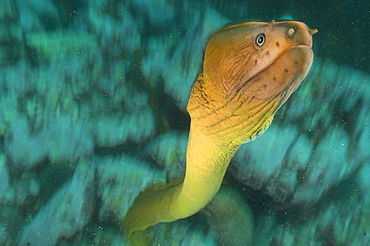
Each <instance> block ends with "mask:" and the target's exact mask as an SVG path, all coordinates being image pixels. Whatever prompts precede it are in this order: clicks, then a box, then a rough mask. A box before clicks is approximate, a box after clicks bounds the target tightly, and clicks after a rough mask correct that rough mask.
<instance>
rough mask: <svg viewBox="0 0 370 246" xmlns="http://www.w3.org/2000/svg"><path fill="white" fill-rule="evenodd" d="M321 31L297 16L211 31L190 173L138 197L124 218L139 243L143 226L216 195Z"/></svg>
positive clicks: (195, 100) (305, 65)
mask: <svg viewBox="0 0 370 246" xmlns="http://www.w3.org/2000/svg"><path fill="white" fill-rule="evenodd" d="M316 32H317V30H310V29H309V28H308V27H307V26H306V25H305V24H304V23H302V22H296V21H284V22H275V21H271V22H242V23H238V24H231V25H229V26H227V27H225V28H223V29H222V30H220V31H219V32H217V33H216V34H214V35H213V36H212V37H211V39H210V40H209V42H208V44H207V47H206V51H205V56H204V63H203V72H202V73H200V74H199V76H198V78H197V80H196V82H195V83H194V85H193V87H192V90H191V93H190V98H189V101H188V105H187V111H188V112H189V114H190V117H191V125H190V135H189V142H188V148H187V155H186V173H185V178H184V180H183V181H178V180H177V181H174V182H172V183H170V184H167V185H164V186H154V187H151V188H148V189H147V190H145V191H144V192H143V193H142V194H141V195H140V196H139V197H137V198H136V200H135V202H134V204H133V205H132V207H131V208H130V209H129V211H128V213H127V214H126V217H125V220H124V230H125V233H126V236H127V237H128V238H131V240H132V244H135V245H140V244H144V243H140V241H141V239H140V238H138V237H143V235H144V234H145V233H142V232H140V231H143V230H145V229H146V228H148V227H150V226H153V225H155V224H157V223H159V222H172V221H175V220H178V219H182V218H186V217H189V216H191V215H193V214H195V213H197V212H198V211H199V210H201V209H202V208H204V207H205V206H206V205H207V204H208V203H209V202H210V201H211V200H212V198H213V197H214V196H215V195H216V193H217V191H218V190H219V188H220V186H221V182H222V179H223V177H224V174H225V172H226V169H227V167H228V165H229V163H230V160H231V158H232V157H233V156H234V154H235V152H236V151H237V150H238V148H239V147H240V145H241V144H242V143H246V142H248V141H252V140H254V139H255V138H256V137H258V136H259V135H261V134H262V133H263V132H264V131H265V130H266V129H267V128H268V127H269V125H270V124H271V122H272V119H273V117H274V114H275V113H276V111H277V110H278V109H279V108H280V107H281V106H282V104H283V103H284V102H285V101H286V100H287V99H288V97H289V96H290V95H291V94H292V93H293V92H294V91H295V90H296V88H297V87H298V86H299V85H300V83H301V82H302V80H303V79H304V78H305V77H306V75H307V73H308V71H309V69H310V67H311V64H312V60H313V52H312V50H311V47H312V34H314V33H316ZM135 234H136V235H135ZM144 241H145V239H143V240H142V242H144Z"/></svg>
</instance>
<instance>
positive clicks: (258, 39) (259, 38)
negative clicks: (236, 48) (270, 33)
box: [256, 33, 266, 47]
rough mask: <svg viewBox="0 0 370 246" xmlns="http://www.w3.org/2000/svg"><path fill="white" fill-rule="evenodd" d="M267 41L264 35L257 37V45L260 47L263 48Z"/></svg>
mask: <svg viewBox="0 0 370 246" xmlns="http://www.w3.org/2000/svg"><path fill="white" fill-rule="evenodd" d="M265 40H266V36H265V34H264V33H260V34H258V35H257V37H256V45H257V46H258V47H261V46H262V45H263V44H264V43H265Z"/></svg>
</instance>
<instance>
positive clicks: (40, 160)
mask: <svg viewBox="0 0 370 246" xmlns="http://www.w3.org/2000/svg"><path fill="white" fill-rule="evenodd" d="M243 19H258V20H266V21H268V20H272V19H275V20H278V19H294V20H300V21H303V22H305V23H306V24H307V25H308V26H309V27H310V28H311V29H314V28H317V29H318V30H319V33H317V34H315V35H314V36H313V39H314V46H313V50H314V52H315V59H314V62H313V66H312V68H311V70H310V72H309V74H308V76H307V78H306V79H305V80H304V81H303V82H302V84H301V86H300V87H299V88H298V89H297V91H296V92H295V93H293V95H292V96H291V98H290V99H289V100H288V101H287V103H285V105H284V106H283V107H282V108H281V109H280V110H279V112H278V113H277V114H276V116H275V120H274V121H273V123H272V125H271V126H270V128H269V129H268V130H267V131H266V132H265V133H264V135H262V136H261V137H260V138H258V139H257V140H255V141H253V142H250V143H247V144H245V145H243V146H242V147H241V148H240V149H239V150H238V152H237V154H236V155H235V156H234V158H233V159H232V161H231V164H230V166H229V169H228V172H227V174H226V177H225V178H224V182H223V187H224V188H223V189H222V190H221V192H220V194H219V195H218V196H216V198H215V199H214V200H213V201H212V202H211V204H210V205H208V206H207V207H206V208H205V209H203V210H202V211H201V212H199V213H198V214H196V215H194V216H192V217H190V218H187V219H184V220H180V221H176V222H173V223H167V224H166V223H161V224H158V225H156V226H154V227H152V228H150V229H149V230H148V232H149V235H150V237H151V239H152V242H153V245H257V246H263V245H370V210H369V207H370V191H369V190H370V147H369V145H370V48H369V47H370V41H369V40H370V29H369V26H370V2H369V1H365V0H362V1H361V0H357V1H355V0H353V1H344V0H339V1H338V0H329V1H310V0H307V1H297V0H295V1H293V0H287V1H271V0H259V1H220V0H219V1H217V0H214V1H211V0H209V1H196V0H190V1H170V0H162V1H149V0H138V1H122V0H121V1H120V0H95V1H94V0H1V1H0V25H1V28H0V63H1V66H0V77H1V79H0V245H22V246H23V245H34V246H35V245H63V246H64V245H125V242H124V237H123V231H122V221H123V218H124V215H125V213H126V212H127V210H128V208H129V207H130V205H131V204H132V202H133V200H134V199H135V197H137V195H138V194H139V193H140V192H141V191H143V190H144V189H145V188H146V187H148V186H151V185H153V184H164V183H167V182H168V181H170V180H173V179H176V178H182V177H183V176H184V170H185V166H184V164H185V153H186V147H187V138H188V131H189V123H190V118H189V116H188V114H187V112H186V110H185V106H186V103H187V100H188V96H189V92H190V88H191V85H192V83H193V82H194V81H195V79H196V77H197V75H198V73H199V72H200V71H201V65H202V59H203V52H204V49H205V45H206V43H207V40H208V38H209V37H210V36H211V35H212V34H213V33H214V32H215V31H217V30H219V29H220V28H222V26H224V25H225V24H226V23H228V22H231V21H237V20H243Z"/></svg>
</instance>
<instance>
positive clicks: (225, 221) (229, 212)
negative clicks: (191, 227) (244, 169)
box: [202, 187, 254, 246]
mask: <svg viewBox="0 0 370 246" xmlns="http://www.w3.org/2000/svg"><path fill="white" fill-rule="evenodd" d="M202 213H204V214H206V215H207V221H208V223H209V226H210V228H212V229H213V230H214V231H215V233H216V239H217V245H220V246H221V245H225V246H226V245H230V246H232V245H235V246H237V245H253V230H254V219H253V213H252V210H251V208H250V207H249V205H248V204H247V203H246V201H245V200H244V199H243V198H242V196H241V194H239V193H238V192H236V191H234V190H233V189H231V188H228V187H222V188H221V189H220V190H219V192H218V193H217V195H216V196H215V197H214V198H213V200H212V201H211V202H210V203H209V204H208V205H207V206H206V207H205V208H204V210H202Z"/></svg>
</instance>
